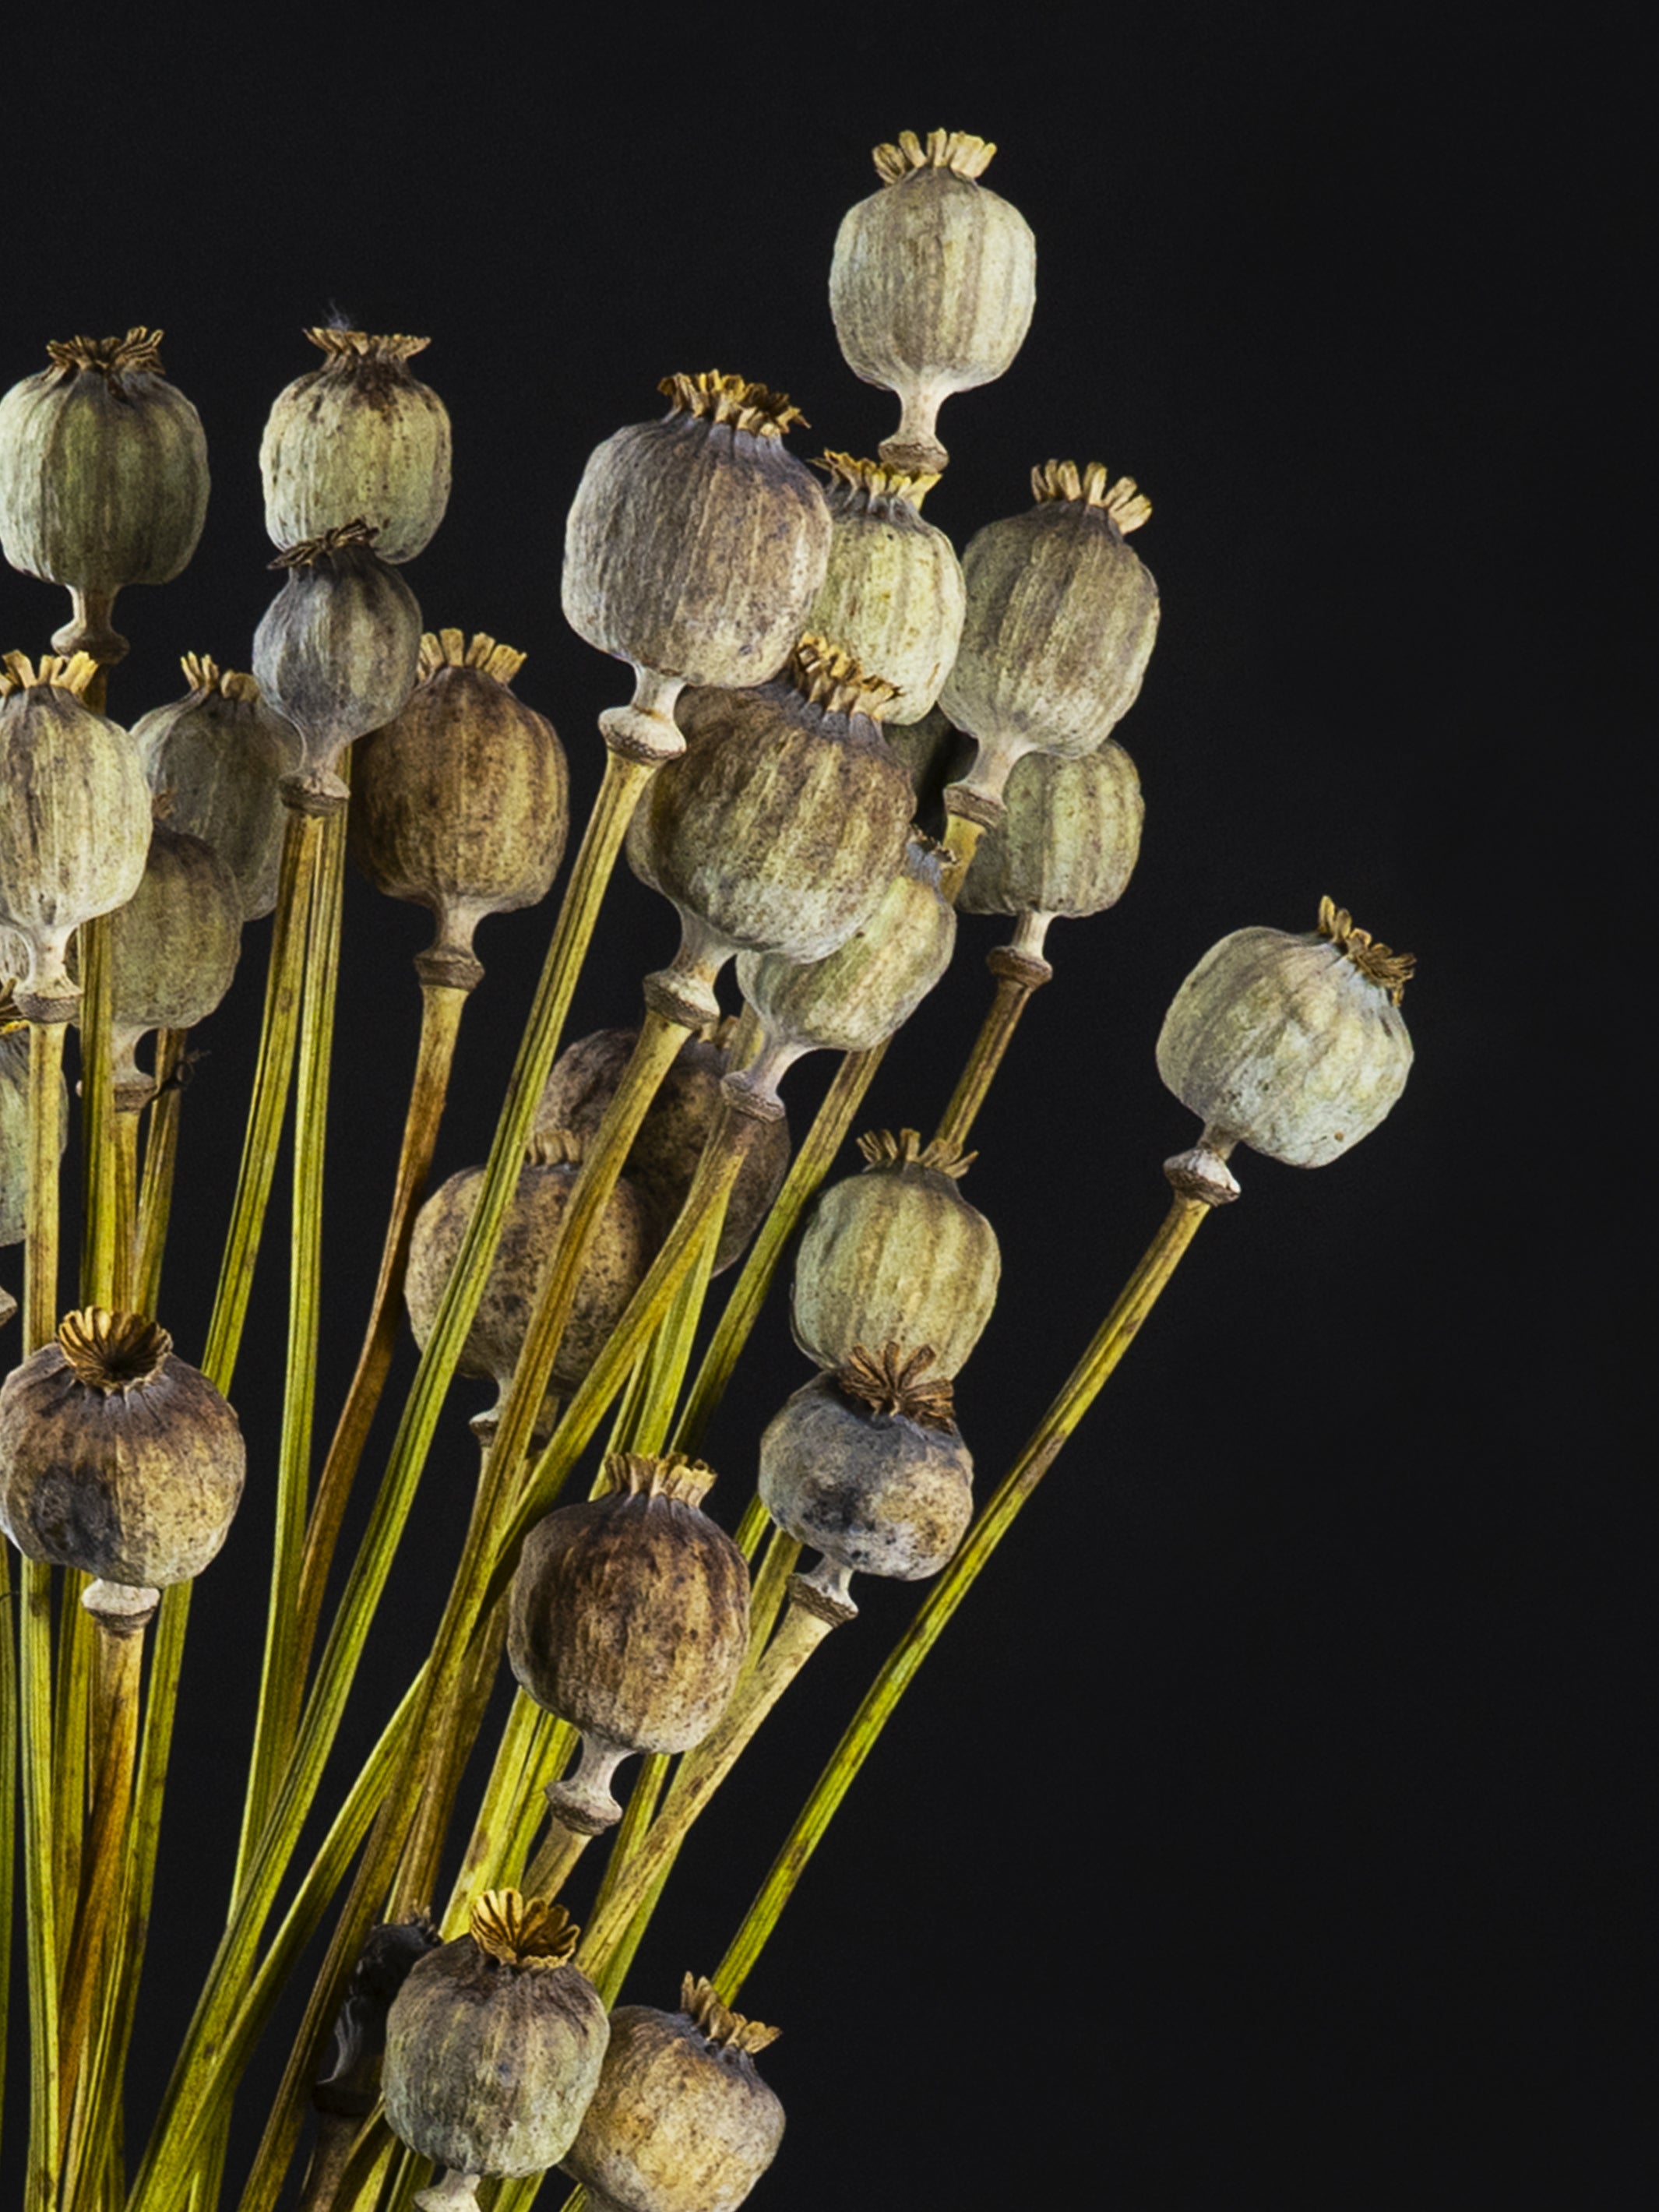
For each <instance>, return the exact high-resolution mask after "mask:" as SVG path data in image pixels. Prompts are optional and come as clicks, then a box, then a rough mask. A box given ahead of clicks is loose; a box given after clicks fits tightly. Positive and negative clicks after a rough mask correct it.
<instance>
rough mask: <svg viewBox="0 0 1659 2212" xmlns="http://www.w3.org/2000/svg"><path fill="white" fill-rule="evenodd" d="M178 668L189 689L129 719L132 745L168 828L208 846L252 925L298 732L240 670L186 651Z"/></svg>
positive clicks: (265, 901) (263, 893) (271, 876)
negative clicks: (163, 801)
mask: <svg viewBox="0 0 1659 2212" xmlns="http://www.w3.org/2000/svg"><path fill="white" fill-rule="evenodd" d="M184 671H185V682H186V683H187V684H189V685H190V690H189V691H188V692H187V693H186V695H185V697H184V698H182V699H178V700H174V701H173V703H172V704H171V705H170V706H167V707H155V708H152V709H151V710H150V712H149V714H145V715H143V716H142V717H141V718H140V719H139V720H137V722H135V723H134V724H133V726H132V738H133V743H134V744H136V745H137V748H138V757H139V759H140V760H141V761H142V762H143V765H144V774H145V775H146V776H147V777H148V779H149V787H150V789H151V791H152V792H154V793H155V796H156V797H157V798H158V799H162V798H165V799H167V801H168V806H167V823H168V826H169V827H170V828H171V829H184V830H187V831H188V832H189V834H190V835H191V836H192V837H199V838H200V839H201V840H202V842H203V843H204V844H205V845H211V846H212V848H213V849H214V851H215V852H216V854H218V855H219V858H220V859H221V860H222V861H223V862H224V864H225V866H227V867H228V869H229V870H230V872H231V874H232V875H233V876H234V878H236V888H237V892H238V895H239V896H240V900H241V904H242V919H243V921H258V918H259V916H260V915H264V914H269V913H270V910H271V908H273V907H274V906H275V905H276V878H277V873H278V871H279V869H280V867H281V865H282V858H283V801H282V796H281V793H280V790H279V788H278V787H279V786H280V784H281V783H282V780H283V777H284V776H285V775H292V774H293V773H294V771H295V769H298V767H299V765H300V758H301V751H302V750H303V748H302V746H301V740H300V733H299V732H298V731H297V730H296V729H295V726H294V725H293V724H292V722H289V721H288V720H285V719H284V718H283V716H282V715H281V714H277V713H276V709H275V708H273V707H271V706H270V703H269V702H267V701H266V700H264V698H262V697H261V696H260V692H259V686H258V684H257V683H256V682H255V680H254V678H252V676H250V675H247V674H246V673H244V672H243V671H241V670H240V669H234V668H228V669H225V670H223V671H221V669H220V668H219V665H218V664H217V662H216V661H214V660H211V659H209V658H208V657H207V656H206V655H205V654H198V653H186V654H185V657H184Z"/></svg>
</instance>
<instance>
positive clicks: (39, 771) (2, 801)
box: [0, 653, 150, 1021]
mask: <svg viewBox="0 0 1659 2212" xmlns="http://www.w3.org/2000/svg"><path fill="white" fill-rule="evenodd" d="M96 673H97V667H96V664H95V663H94V661H93V659H91V657H90V656H89V655H88V654H87V653H76V654H75V656H74V657H73V659H70V660H67V661H64V660H60V659H58V658H57V657H56V656H55V655H54V654H51V653H48V654H47V655H46V657H45V658H44V659H42V660H41V662H40V665H39V667H38V668H37V667H36V666H35V665H34V664H33V663H32V662H31V661H29V660H28V659H26V658H25V657H24V655H23V654H22V653H7V655H6V656H5V661H4V671H3V673H0V924H3V925H5V926H7V927H9V928H10V929H12V930H13V931H14V932H15V934H16V936H17V937H18V938H19V939H21V941H22V944H23V945H24V947H25V949H26V952H27V967H26V969H25V971H24V973H23V975H22V976H21V980H20V981H19V984H18V987H17V991H16V998H17V1005H18V1011H19V1012H21V1013H22V1014H23V1015H25V1016H26V1017H27V1018H28V1019H29V1020H31V1021H67V1020H68V1019H69V1018H70V1015H71V1013H72V1012H73V1010H74V1007H75V1005H76V1000H77V999H78V997H79V995H80V994H79V991H78V989H77V987H76V985H75V984H74V983H73V982H72V981H71V980H70V975H69V974H68V971H67V969H66V968H65V966H64V960H65V957H66V955H67V953H68V950H69V941H70V936H71V935H72V933H74V931H75V930H76V928H78V927H79V926H80V925H81V923H82V922H83V921H90V920H91V919H92V918H93V916H94V915H100V914H109V913H111V912H112V910H113V909H114V908H117V907H118V906H125V904H126V902H127V901H128V900H129V899H130V898H131V896H132V895H133V893H134V891H136V890H137V888H138V884H139V880H140V878H142V876H143V872H144V859H145V855H146V854H148V852H149V831H150V797H149V785H148V784H147V783H146V782H145V781H144V771H143V768H142V767H141V766H140V765H139V760H138V749H137V746H136V745H135V744H134V743H133V741H132V739H131V736H129V734H128V733H127V732H126V731H125V730H124V729H121V728H120V727H119V726H118V725H117V724H115V723H114V722H112V721H108V720H106V719H105V717H104V716H103V715H102V714H94V713H93V712H92V710H91V708H88V706H87V705H86V704H85V703H84V702H83V699H82V693H83V692H84V691H85V690H86V688H87V686H88V684H90V683H91V681H92V679H93V678H94V676H95V675H96Z"/></svg>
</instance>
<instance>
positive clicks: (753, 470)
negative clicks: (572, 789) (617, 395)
mask: <svg viewBox="0 0 1659 2212" xmlns="http://www.w3.org/2000/svg"><path fill="white" fill-rule="evenodd" d="M658 388H659V390H660V391H661V392H664V393H665V395H666V396H667V398H668V400H669V403H670V404H669V410H668V413H667V414H666V415H665V416H664V417H663V418H662V420H661V421H660V422H640V423H635V424H634V425H633V426H632V427H631V428H628V429H626V430H618V431H617V434H616V435H615V436H614V437H613V438H608V439H606V441H605V443H604V445H602V446H600V447H597V448H596V449H595V451H594V452H593V453H592V455H591V456H590V458H589V460H588V463H587V466H586V469H585V470H584V471H583V472H582V480H581V483H580V485H579V486H578V487H577V491H576V496H575V499H574V502H573V503H572V506H571V509H570V517H569V520H568V522H567V523H566V525H565V538H564V581H563V605H564V615H565V620H566V621H567V622H568V623H569V624H570V627H571V628H572V629H574V631H575V632H576V634H577V635H578V636H579V637H583V638H586V641H587V642H588V643H589V645H593V646H597V647H599V650H600V652H601V653H612V654H614V655H615V657H616V658H617V659H618V660H626V661H629V663H631V665H632V666H633V669H634V673H635V685H634V699H633V703H632V705H631V706H628V707H612V708H608V709H607V710H606V712H605V714H602V715H601V716H600V717H599V727H600V729H601V731H602V732H604V733H605V740H606V742H607V744H611V745H612V746H618V745H619V746H621V747H622V748H623V750H626V751H629V752H631V753H633V754H635V756H636V757H638V758H640V759H642V760H674V759H678V757H679V755H680V753H681V752H682V751H683V750H684V745H683V742H682V739H681V737H680V732H679V731H678V729H677V728H676V726H675V723H674V702H675V701H676V699H678V696H679V694H680V692H681V691H682V690H683V689H684V686H685V685H686V684H726V685H735V684H763V683H764V682H765V681H766V679H767V678H769V676H771V675H773V674H774V673H775V671H776V670H777V669H778V668H779V667H781V665H782V663H783V660H784V659H785V656H786V655H787V653H788V651H789V648H790V647H791V646H792V645H793V642H794V641H795V639H796V638H797V637H799V635H800V632H801V629H802V628H803V627H804V625H805V620H806V611H807V609H808V607H810V606H811V604H812V598H813V594H814V593H815V592H817V588H818V586H819V585H820V584H821V583H822V582H823V565H824V562H825V560H826V559H827V558H828V556H829V508H828V507H826V506H825V504H824V500H823V493H822V492H821V491H820V490H819V489H818V488H817V484H816V483H814V482H813V480H812V478H811V476H810V475H809V474H808V473H807V471H806V470H805V468H804V467H803V466H802V465H801V464H800V462H799V461H798V460H797V459H795V457H794V456H793V453H786V452H785V450H784V447H783V433H784V432H785V431H786V430H787V428H789V427H790V425H791V424H792V423H793V422H800V421H801V420H802V416H801V413H800V410H799V408H797V407H792V406H791V405H790V404H789V402H788V400H787V398H785V397H784V395H783V394H782V393H781V392H769V391H768V390H767V388H766V386H764V385H763V384H750V383H749V382H747V381H746V380H744V378H743V377H740V376H722V375H721V374H720V372H719V371H718V370H709V371H708V372H707V373H706V374H702V375H701V376H670V377H665V378H664V380H663V381H662V383H661V385H660V386H659V387H658Z"/></svg>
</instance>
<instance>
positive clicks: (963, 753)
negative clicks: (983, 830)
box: [882, 707, 974, 841]
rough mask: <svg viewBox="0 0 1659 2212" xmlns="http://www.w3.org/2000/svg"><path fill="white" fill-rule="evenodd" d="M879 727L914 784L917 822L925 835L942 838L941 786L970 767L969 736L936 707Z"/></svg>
mask: <svg viewBox="0 0 1659 2212" xmlns="http://www.w3.org/2000/svg"><path fill="white" fill-rule="evenodd" d="M882 729H883V732H884V735H885V737H886V739H887V742H888V744H890V745H891V747H892V748H893V750H894V751H895V752H896V754H897V755H898V757H899V758H900V759H901V760H902V762H903V763H904V765H905V767H906V768H907V769H908V770H909V772H910V781H911V782H912V783H913V784H914V785H915V793H916V822H917V825H918V826H919V827H920V828H921V829H922V830H924V831H925V832H926V833H927V836H930V837H935V838H939V839H940V840H941V841H942V840H943V838H944V836H945V829H946V827H947V817H946V815H945V787H946V785H947V784H950V783H953V782H954V781H956V779H957V776H959V775H963V773H965V771H966V770H967V769H969V767H970V766H971V764H972V762H973V757H974V741H973V739H972V738H964V737H963V734H962V732H961V731H960V730H958V729H957V727H956V726H955V724H954V723H952V722H951V720H950V718H949V716H948V715H947V714H945V712H944V710H943V709H942V708H939V707H935V708H933V711H932V712H931V713H930V714H924V715H923V716H922V718H921V721H919V722H912V723H910V724H908V726H902V727H900V728H897V729H895V728H894V727H892V726H891V725H890V723H887V722H884V723H883V725H882Z"/></svg>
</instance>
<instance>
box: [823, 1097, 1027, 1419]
mask: <svg viewBox="0 0 1659 2212" xmlns="http://www.w3.org/2000/svg"><path fill="white" fill-rule="evenodd" d="M859 1150H860V1152H862V1153H863V1155H864V1158H865V1161H866V1166H865V1170H864V1172H863V1174H862V1175H855V1176H847V1177H845V1178H844V1179H843V1180H842V1182H833V1183H830V1184H829V1185H827V1186H826V1188H824V1189H823V1191H822V1192H821V1193H820V1194H819V1195H818V1198H817V1203H816V1204H815V1205H814V1206H813V1208H812V1211H811V1214H810V1215H809V1216H808V1218H807V1223H806V1226H805V1230H804V1231H802V1233H801V1239H800V1243H799V1245H798V1246H797V1248H796V1251H795V1271H794V1279H793V1287H792V1289H791V1291H790V1297H789V1323H790V1327H791V1328H792V1329H793V1331H794V1337H795V1341H796V1343H797V1344H798V1345H799V1346H800V1348H801V1350H802V1351H803V1352H805V1354H806V1356H807V1358H809V1359H813V1360H816V1361H817V1364H818V1365H819V1366H820V1367H825V1368H836V1367H841V1366H842V1365H843V1364H845V1363H846V1362H847V1361H848V1359H850V1358H851V1357H852V1355H853V1352H854V1349H855V1348H856V1347H857V1346H859V1345H861V1344H887V1343H890V1342H891V1341H893V1340H896V1339H899V1338H903V1339H906V1340H910V1341H913V1342H914V1341H918V1340H919V1341H921V1342H922V1343H926V1344H928V1345H930V1346H932V1347H933V1370H934V1372H935V1373H936V1374H938V1375H940V1376H945V1378H946V1379H947V1380H948V1379H949V1378H951V1377H952V1376H955V1375H956V1374H957V1371H958V1370H960V1368H961V1367H962V1364H963V1361H964V1360H965V1359H966V1358H968V1355H969V1352H972V1350H973V1348H974V1346H975V1345H976V1344H977V1343H978V1342H979V1340H980V1338H981V1335H982V1334H984V1331H985V1325H986V1323H987V1322H988V1321H989V1320H990V1318H991V1310H992V1308H993V1307H994V1305H995V1304H996V1296H997V1284H998V1281H999V1279H1000V1276H1001V1273H1002V1255H1001V1252H1000V1249H999V1247H998V1244H997V1238H996V1231H994V1229H993V1228H992V1226H991V1225H990V1223H989V1222H988V1221H987V1219H986V1218H985V1216H984V1215H983V1214H982V1213H981V1212H980V1211H979V1210H978V1208H977V1207H976V1206H969V1203H968V1201H967V1200H966V1199H965V1198H964V1197H963V1195H962V1190H961V1178H962V1177H963V1176H964V1175H966V1174H967V1172H968V1170H969V1167H970V1166H971V1165H972V1164H973V1161H974V1158H975V1155H974V1154H973V1153H972V1152H967V1153H963V1152H958V1151H957V1150H955V1149H954V1148H953V1147H950V1146H946V1147H943V1148H941V1147H940V1146H938V1145H936V1144H930V1145H924V1144H923V1143H922V1141H921V1137H920V1135H919V1134H918V1133H917V1132H916V1131H915V1129H902V1130H901V1131H900V1132H899V1133H898V1135H897V1136H896V1137H894V1136H891V1135H890V1134H889V1133H888V1132H887V1131H886V1130H884V1129H881V1130H875V1131H872V1133H870V1134H869V1135H868V1136H865V1137H860V1139H859Z"/></svg>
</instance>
